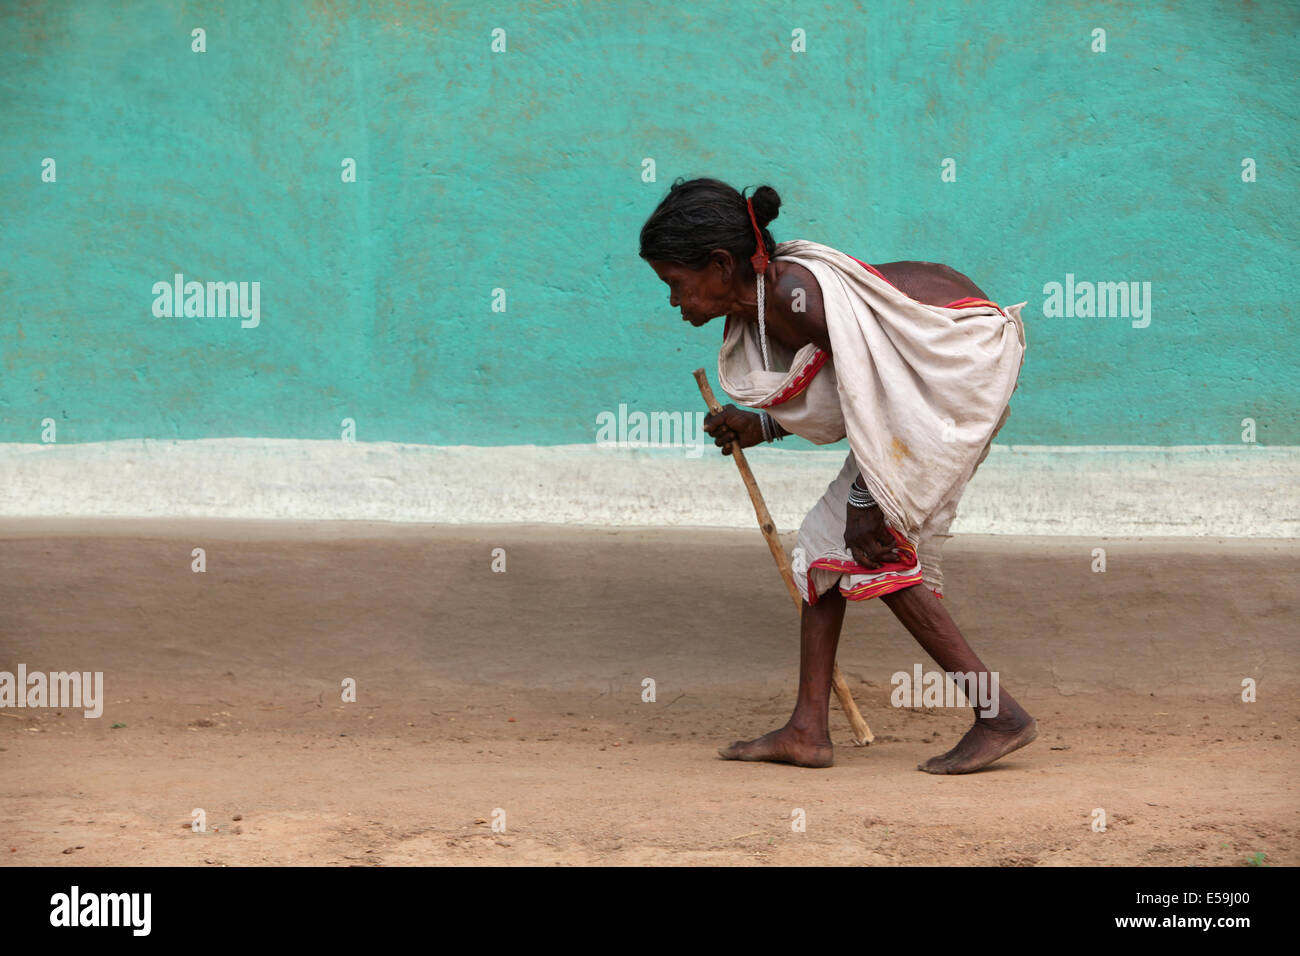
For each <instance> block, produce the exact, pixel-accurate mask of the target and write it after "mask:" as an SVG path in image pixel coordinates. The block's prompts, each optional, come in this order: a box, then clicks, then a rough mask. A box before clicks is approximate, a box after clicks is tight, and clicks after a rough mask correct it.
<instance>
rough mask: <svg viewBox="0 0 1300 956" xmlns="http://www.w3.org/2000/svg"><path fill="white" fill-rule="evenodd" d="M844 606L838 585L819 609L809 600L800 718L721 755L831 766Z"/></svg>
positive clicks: (802, 636) (803, 628)
mask: <svg viewBox="0 0 1300 956" xmlns="http://www.w3.org/2000/svg"><path fill="white" fill-rule="evenodd" d="M844 607H845V600H844V595H842V594H840V589H839V587H838V586H837V585H832V586H831V587H830V588H828V589H827V591H826V593H825V594H823V595H822V596H821V597H819V598H818V599H817V603H816V604H813V605H810V604H809V603H808V602H807V601H804V603H803V617H802V620H801V621H800V625H799V697H798V700H797V701H796V702H795V705H794V713H793V714H791V715H790V719H789V720H788V721H786V724H785V726H784V727H782V728H781V729H780V730H774V731H772V732H771V733H770V734H766V735H764V736H762V737H759V738H757V739H756V740H737V741H736V742H735V743H733V744H732V745H731V746H730V747H724V748H722V749H720V750H719V751H718V753H720V754H721V755H722V756H723V757H726V758H727V759H728V760H771V761H775V762H777V763H793V764H798V765H799V766H801V767H829V766H830V765H831V763H832V762H833V759H834V758H833V749H832V747H831V734H830V727H829V725H828V720H829V714H828V710H829V708H830V696H831V671H832V670H833V669H834V667H835V651H836V648H838V647H839V643H840V628H841V627H842V626H843V625H844Z"/></svg>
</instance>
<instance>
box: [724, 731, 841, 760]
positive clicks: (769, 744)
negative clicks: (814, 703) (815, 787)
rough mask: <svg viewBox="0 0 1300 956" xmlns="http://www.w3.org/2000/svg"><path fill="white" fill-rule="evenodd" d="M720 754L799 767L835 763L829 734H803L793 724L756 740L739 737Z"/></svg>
mask: <svg viewBox="0 0 1300 956" xmlns="http://www.w3.org/2000/svg"><path fill="white" fill-rule="evenodd" d="M718 753H719V754H720V755H722V757H723V758H724V759H726V760H767V761H771V762H772V763H792V764H794V765H795V766H797V767H829V766H830V765H831V764H832V763H834V762H835V758H834V747H832V746H831V741H830V738H829V737H822V738H821V739H817V738H816V737H813V736H808V735H805V734H801V733H800V732H799V731H797V730H795V729H794V728H793V727H791V726H790V725H789V724H786V725H785V726H784V727H782V728H781V729H780V730H774V731H772V732H771V733H770V734H764V735H763V736H762V737H759V738H758V739H756V740H737V741H736V742H735V743H734V744H732V745H731V746H730V747H720V748H719V749H718Z"/></svg>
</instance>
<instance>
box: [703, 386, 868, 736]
mask: <svg viewBox="0 0 1300 956" xmlns="http://www.w3.org/2000/svg"><path fill="white" fill-rule="evenodd" d="M695 381H696V382H697V383H698V384H699V386H700V394H701V395H703V396H704V402H705V404H706V405H708V406H709V411H710V412H713V413H714V414H715V415H716V414H717V413H718V412H720V411H722V406H721V405H719V404H718V399H717V397H716V396H714V394H713V389H712V388H710V387H709V378H708V376H707V375H705V374H704V369H702V368H697V369H696V370H695ZM731 457H732V458H734V459H736V467H737V468H739V469H740V477H741V478H743V479H744V480H745V487H746V488H747V489H748V490H749V500H750V501H751V502H753V505H754V514H755V515H756V516H757V517H758V527H759V529H760V530H761V531H762V532H763V538H764V540H766V541H767V547H768V549H769V550H770V551H771V552H772V557H773V558H775V559H776V566H777V568H778V569H779V570H780V572H781V577H782V578H783V579H784V580H785V586H786V588H788V589H789V591H790V597H792V598H794V606H795V610H797V611H798V612H799V616H800V618H802V617H803V598H802V597H801V596H800V594H799V589H798V588H797V587H795V584H794V572H792V571H791V570H790V560H789V558H787V557H786V556H785V548H783V547H782V546H781V539H780V538H778V537H777V536H776V525H775V524H773V523H772V515H771V514H769V513H768V510H767V505H766V504H765V503H764V502H763V493H762V492H760V491H759V490H758V482H756V481H755V480H754V473H753V472H752V471H750V470H749V462H747V461H745V453H744V452H743V451H741V449H740V443H739V442H732V444H731ZM832 666H833V667H834V670H833V671H832V672H831V685H832V686H833V687H834V688H835V696H836V697H838V698H839V701H840V707H842V708H843V709H844V714H845V716H847V717H848V718H849V723H850V724H852V725H853V742H854V743H855V744H857V745H858V746H859V747H865V746H866V745H867V744H869V743H871V741H873V740H875V739H876V735H875V734H873V733H872V732H871V728H870V727H868V726H867V722H866V721H865V720H863V719H862V713H861V711H859V710H858V705H857V704H856V703H854V701H853V693H852V692H851V691H850V690H849V685H848V684H846V683H845V682H844V677H843V676H842V675H841V674H840V668H839V665H838V664H835V665H832Z"/></svg>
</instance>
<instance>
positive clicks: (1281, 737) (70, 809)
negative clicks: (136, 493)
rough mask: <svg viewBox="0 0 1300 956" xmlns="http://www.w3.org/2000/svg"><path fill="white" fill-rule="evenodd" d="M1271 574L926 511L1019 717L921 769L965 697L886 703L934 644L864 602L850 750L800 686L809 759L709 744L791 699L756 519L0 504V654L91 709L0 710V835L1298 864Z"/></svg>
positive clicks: (1279, 597) (1284, 664)
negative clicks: (403, 515) (749, 759)
mask: <svg viewBox="0 0 1300 956" xmlns="http://www.w3.org/2000/svg"><path fill="white" fill-rule="evenodd" d="M789 543H790V539H789V538H788V537H787V546H788V545H789ZM195 548H203V549H204V551H205V560H206V571H204V572H203V573H195V572H194V571H193V570H192V569H191V562H192V561H193V560H194V558H193V557H192V556H191V555H192V550H193V549H195ZM496 548H501V549H504V557H505V561H506V567H505V571H504V572H499V571H493V569H492V565H493V560H494V559H493V549H496ZM1096 548H1104V549H1105V552H1106V561H1107V567H1106V571H1105V573H1096V572H1094V571H1093V570H1092V563H1093V561H1094V556H1093V550H1094V549H1096ZM1298 570H1300V541H1294V540H1255V541H1251V540H1238V539H1097V540H1094V539H1076V538H1004V537H986V536H970V537H961V536H959V537H957V538H954V539H953V540H952V541H951V542H950V543H949V544H948V546H947V549H946V554H945V574H946V576H947V581H946V584H945V589H944V590H945V600H946V601H947V603H948V606H949V609H950V611H951V613H952V614H953V616H954V618H955V619H956V621H957V623H958V624H959V625H960V626H961V627H962V629H963V631H964V632H965V633H966V636H967V637H968V639H969V640H970V641H971V643H972V644H973V646H974V647H975V649H976V651H977V652H979V653H980V655H981V656H982V657H983V659H984V660H985V662H986V663H987V664H988V665H989V666H990V667H991V668H993V669H995V670H997V671H998V672H999V673H1000V675H1001V679H1002V683H1003V686H1005V687H1006V688H1007V689H1009V690H1010V691H1011V692H1012V693H1013V694H1015V695H1016V696H1017V697H1018V699H1020V700H1021V702H1022V703H1024V704H1025V705H1026V706H1027V707H1028V709H1029V710H1030V712H1031V713H1033V714H1034V715H1035V716H1036V717H1038V719H1039V722H1040V726H1041V729H1042V733H1041V736H1040V737H1039V739H1038V741H1037V742H1035V743H1034V744H1032V745H1031V746H1029V747H1028V748H1026V749H1024V750H1022V751H1020V752H1018V753H1015V754H1013V755H1011V756H1009V757H1007V758H1004V760H1002V761H1001V762H999V763H997V764H995V765H994V766H993V767H992V768H990V769H988V770H986V771H984V772H981V773H977V774H973V775H968V776H962V777H935V776H930V775H927V774H924V773H920V772H918V771H917V770H916V765H917V764H918V763H919V762H920V761H921V760H923V759H924V758H925V757H927V756H929V755H931V754H934V753H939V752H942V751H944V750H946V749H948V748H949V747H950V746H951V745H952V744H953V743H955V742H956V740H957V739H958V738H959V737H960V736H961V734H962V732H963V731H964V730H965V728H966V726H967V725H968V723H969V720H970V712H969V710H966V709H959V708H936V709H923V708H915V709H914V708H895V707H893V706H891V704H890V690H891V686H890V675H891V674H893V673H894V672H895V671H899V670H904V671H908V672H910V671H911V670H912V667H913V665H914V664H917V663H920V664H922V665H924V666H925V668H926V669H931V668H932V667H933V665H932V664H931V663H930V662H929V661H928V659H926V658H925V657H924V656H923V655H922V654H921V652H920V650H919V648H917V646H916V645H915V643H914V642H913V641H912V639H911V638H910V636H909V635H908V634H907V632H906V631H905V630H904V629H903V627H902V626H901V625H900V624H899V623H898V622H897V621H896V620H895V619H894V617H893V615H892V614H891V613H890V612H889V610H888V608H887V607H885V606H884V605H883V604H882V603H881V602H880V601H869V602H866V603H864V604H861V605H853V606H851V607H850V609H849V613H848V617H847V620H846V624H845V632H844V638H843V640H842V642H841V647H840V666H841V669H842V670H843V671H844V673H845V676H846V677H847V678H848V680H849V683H850V685H851V686H852V687H853V690H854V693H855V695H856V697H857V699H858V701H859V704H860V706H861V707H862V710H863V712H864V714H865V716H866V718H867V721H868V722H869V723H870V724H871V726H872V728H873V730H874V731H875V733H876V734H877V738H876V742H875V743H874V744H872V745H871V746H870V747H866V748H858V747H854V746H853V745H852V743H851V742H850V740H849V736H848V732H847V723H846V722H845V720H844V718H843V716H842V714H840V713H839V711H838V709H837V708H836V707H835V705H834V704H832V717H831V721H832V723H831V726H832V734H833V736H834V738H835V741H836V755H835V756H836V763H835V766H834V767H832V768H830V769H827V770H805V769H798V768H793V767H783V766H775V765H766V764H742V763H731V762H727V761H723V760H720V759H719V758H718V757H717V756H716V753H715V750H716V748H717V747H718V746H719V745H722V744H725V743H728V742H730V741H732V740H734V739H737V738H748V737H753V736H757V735H758V734H760V733H764V732H766V731H768V730H771V729H774V728H775V727H777V726H779V725H780V724H781V723H783V722H784V720H785V718H786V717H787V716H788V714H789V711H790V708H791V706H792V705H793V700H794V687H795V679H796V676H797V670H798V660H797V644H798V641H797V630H796V627H797V624H796V617H795V612H794V609H793V607H792V606H791V605H790V602H789V598H788V596H787V594H786V592H785V589H784V587H783V586H782V584H781V582H780V579H779V577H778V576H777V573H776V571H775V569H774V566H773V565H772V562H771V558H770V556H769V555H768V554H767V550H766V548H765V547H764V545H763V542H762V539H761V537H760V536H759V534H758V532H757V531H754V532H740V531H724V530H700V529H683V530H654V531H651V530H626V529H618V530H610V529H581V528H557V527H538V526H473V527H452V528H448V527H425V526H414V525H400V526H389V525H382V524H369V523H316V524H302V525H296V524H289V523H283V522H276V523H251V522H196V521H187V522H159V521H95V522H88V521H72V520H69V521H57V520H12V519H7V520H5V521H4V522H2V523H0V670H7V671H11V672H15V671H16V670H17V666H18V664H19V663H22V664H25V665H26V667H27V670H28V672H29V673H30V672H33V671H55V670H79V671H102V672H103V674H104V697H105V701H106V702H105V706H104V712H103V716H102V717H100V718H98V719H87V718H85V717H83V716H82V714H81V712H80V711H72V710H69V709H66V708H64V709H53V708H51V709H26V708H24V709H11V708H4V709H0V769H2V770H3V772H2V773H0V859H2V860H3V861H4V862H5V863H7V864H9V865H59V864H65V863H67V864H81V865H101V864H127V865H131V864H193V865H197V866H203V865H213V866H216V865H247V864H254V865H257V864H310V865H315V864H321V865H326V864H334V865H351V864H359V865H389V866H392V865H411V864H479V865H482V864H488V865H501V864H541V865H555V864H560V865H569V864H597V865H604V864H615V865H627V864H633V865H636V864H676V865H683V864H685V865H694V864H742V865H746V864H757V865H764V864H796V865H801V864H808V865H824V864H866V865H896V864H902V865H909V864H941V865H969V864H1001V865H1016V866H1030V865H1036V866H1051V865H1074V864H1082V865H1101V866H1112V865H1120V864H1136V865H1151V866H1163V865H1175V864H1177V865H1184V864H1192V865H1213V866H1218V865H1223V866H1242V865H1248V861H1249V860H1252V859H1254V860H1259V859H1261V858H1260V857H1258V856H1257V854H1263V857H1262V859H1263V861H1264V862H1265V863H1266V864H1291V865H1295V864H1296V863H1300V852H1297V847H1296V843H1297V841H1296V836H1297V824H1298V823H1300V820H1298V813H1297V810H1298V807H1297V798H1296V783H1297V760H1296V757H1297V753H1296V730H1297V727H1296V722H1297V719H1300V703H1298V702H1297V696H1296V694H1295V693H1294V681H1295V679H1296V678H1297V676H1300V675H1297V671H1298V670H1300V656H1298V655H1297V653H1296V651H1297V645H1298V644H1300V640H1298V636H1297V627H1296V622H1297V595H1296V588H1295V583H1294V582H1295V580H1296V574H1297V571H1298ZM345 678H352V679H354V680H355V681H356V686H357V699H356V702H354V703H351V702H349V703H345V702H343V701H342V700H341V692H340V687H341V684H342V682H343V681H344V679H345ZM644 678H651V679H653V680H654V681H655V682H656V687H655V691H656V695H655V696H656V699H655V700H654V701H653V702H643V701H642V681H643V679H644ZM1244 678H1253V679H1254V680H1255V681H1257V684H1258V700H1257V701H1256V702H1254V703H1243V702H1242V701H1241V685H1242V680H1243V679H1244ZM195 808H202V809H203V810H204V811H205V813H206V819H207V825H208V829H207V832H204V833H195V832H193V831H192V830H191V828H190V822H191V819H192V817H191V813H192V811H193V810H194V809H195ZM1097 809H1100V810H1102V811H1104V814H1105V822H1106V829H1105V831H1104V832H1096V831H1094V829H1093V825H1092V824H1093V820H1094V811H1096V810H1097ZM497 811H504V822H505V830H504V832H494V831H493V828H492V823H493V820H494V819H499V818H500V817H501V814H500V813H498V812H497ZM798 811H803V814H802V818H803V819H804V821H805V823H806V829H804V830H803V831H802V832H800V831H798V830H796V829H795V828H794V827H792V821H794V820H795V819H796V818H797V817H798V816H799V814H798Z"/></svg>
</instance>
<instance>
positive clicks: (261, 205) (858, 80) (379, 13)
mask: <svg viewBox="0 0 1300 956" xmlns="http://www.w3.org/2000/svg"><path fill="white" fill-rule="evenodd" d="M1043 8H1050V9H1043ZM1298 23H1300V18H1298V14H1297V7H1296V6H1295V5H1291V4H1258V5H1249V6H1239V5H1237V4H1235V3H1213V2H1200V0H1192V2H1187V3H1180V4H1171V5H1162V6H1153V5H1150V4H1145V3H1140V4H1113V5H1107V4H1046V5H1032V4H1024V3H1022V2H1019V0H1011V2H986V3H980V4H970V3H947V4H930V5H925V8H924V10H923V9H922V8H921V7H919V6H918V7H914V6H913V5H911V4H905V3H880V2H872V3H869V4H868V3H863V4H860V5H859V6H858V7H857V8H854V7H851V6H850V5H848V4H831V3H824V4H823V3H809V4H804V3H788V2H779V3H764V2H745V3H743V4H734V5H733V4H716V3H695V2H693V3H689V4H672V5H654V4H614V3H575V4H548V3H526V4H525V3H517V4H511V3H492V4H486V3H473V2H471V3H444V4H437V5H427V6H426V5H422V4H415V3H409V4H396V3H378V2H376V3H373V4H371V3H364V4H362V3H342V2H338V3H328V2H326V3H311V4H307V3H284V4H280V3H274V4H266V3H254V2H242V3H225V4H212V5H205V4H198V5H184V6H177V5H173V4H166V3H137V2H126V3H108V2H102V3H74V2H41V3H29V4H21V3H9V4H6V5H5V6H4V9H3V13H2V14H0V104H2V106H0V221H2V222H3V231H2V232H0V303H2V304H3V309H4V321H3V323H2V324H0V352H2V353H3V358H4V369H3V378H2V380H0V442H15V443H28V442H38V441H40V440H41V436H42V424H41V423H42V421H43V420H44V419H53V420H54V422H55V423H56V428H57V441H58V442H60V443H65V442H74V443H76V442H95V441H103V440H111V439H121V438H160V439H176V438H179V439H197V438H220V437H250V438H322V439H329V438H337V437H338V436H339V434H340V431H341V425H340V422H341V421H342V420H343V419H345V418H351V419H353V420H354V421H355V422H356V438H357V440H358V441H396V442H411V443H428V444H474V445H508V444H541V445H549V444H568V443H572V444H580V443H584V442H590V441H593V440H594V437H595V432H596V416H597V414H598V413H600V412H601V411H603V410H613V409H617V408H618V406H619V404H620V403H626V404H628V405H629V406H630V407H632V408H638V409H669V410H672V409H695V408H696V407H698V403H699V397H698V394H697V393H696V391H695V385H694V382H693V381H692V379H691V376H690V371H691V369H693V368H695V367H696V366H699V365H704V366H706V367H712V363H713V359H714V357H715V354H716V347H717V344H718V341H719V340H720V337H721V331H722V330H721V322H720V321H719V322H717V323H714V324H713V325H710V326H709V327H707V328H705V329H703V330H692V329H689V328H687V327H686V326H684V325H683V324H682V323H681V322H680V320H679V318H678V316H677V315H676V313H675V312H674V311H673V310H671V309H669V308H668V306H667V292H666V289H665V288H664V286H663V285H662V284H661V283H660V282H659V281H658V279H657V278H656V277H655V276H654V274H653V273H652V272H651V271H650V270H649V269H648V268H647V267H646V266H645V265H644V264H643V263H642V262H641V261H640V260H639V259H638V258H637V255H636V252H637V232H638V230H639V228H640V225H641V223H642V222H643V221H644V219H645V217H646V216H647V215H648V214H649V213H650V211H651V210H652V209H653V207H654V205H655V204H656V203H657V202H658V200H659V199H660V198H661V196H662V195H663V193H664V192H665V190H666V188H667V185H668V184H669V183H670V182H671V180H672V179H673V178H674V177H675V176H677V175H686V176H695V175H712V176H717V177H719V178H722V179H725V180H727V181H729V182H732V183H733V184H734V185H736V186H737V187H741V186H745V185H756V184H759V183H769V184H771V185H773V186H775V187H776V188H777V189H778V190H779V191H780V192H781V193H782V195H783V197H784V200H785V203H786V205H785V209H784V211H783V212H782V214H781V217H780V218H779V219H778V220H777V221H776V222H775V223H773V233H774V235H775V236H776V238H777V239H778V241H780V240H784V239H790V238H801V237H802V238H809V239H815V240H817V241H820V242H825V243H827V244H829V245H832V246H835V247H837V248H841V249H843V250H845V251H847V252H850V253H852V254H854V255H857V256H859V257H862V258H866V259H868V260H871V261H887V260H891V259H897V258H922V259H932V260H938V261H943V262H947V263H950V264H952V265H954V266H956V267H957V268H959V269H961V270H963V271H965V272H967V273H969V274H970V275H971V276H972V277H974V278H975V279H976V281H977V282H979V283H980V284H981V285H982V286H984V288H985V289H986V290H988V291H989V292H990V294H991V295H993V296H994V297H995V298H997V299H999V300H1000V301H1003V302H1007V303H1011V302H1017V301H1020V300H1023V299H1027V300H1029V303H1030V304H1029V307H1028V308H1027V309H1026V319H1027V326H1028V328H1027V332H1028V342H1029V351H1028V353H1027V357H1026V364H1025V367H1024V371H1023V374H1022V378H1021V386H1020V389H1019V391H1018V392H1017V393H1016V398H1015V401H1014V403H1013V409H1014V412H1013V415H1012V417H1011V419H1010V421H1009V423H1008V424H1007V426H1006V428H1005V429H1004V431H1003V432H1002V434H1001V435H1000V436H999V440H1000V441H1003V442H1006V443H1008V444H1048V445H1089V444H1106V445H1113V444H1121V445H1185V444H1239V443H1240V442H1241V441H1242V432H1243V425H1242V420H1243V419H1246V418H1250V419H1253V420H1254V421H1255V423H1256V428H1257V436H1256V437H1257V440H1258V442H1259V443H1261V444H1268V445H1293V444H1300V417H1298V416H1297V403H1296V393H1295V389H1294V383H1295V381H1296V380H1297V378H1298V377H1300V376H1298V375H1297V359H1296V349H1295V348H1294V346H1293V344H1292V343H1293V341H1294V338H1295V335H1296V332H1297V329H1296V323H1295V309H1294V301H1295V294H1296V293H1295V290H1296V288H1297V278H1298V277H1300V276H1298V270H1297V246H1296V232H1295V225H1294V215H1293V214H1294V206H1295V195H1296V186H1297V159H1296V156H1297V150H1296V147H1297V136H1296V133H1297V107H1296V103H1297V98H1296V77H1297V75H1300V57H1298V55H1297V49H1300V48H1298V46H1297V44H1296V42H1295V40H1296V31H1297V24H1298ZM196 27H202V28H203V29H204V30H205V31H206V52H203V53H197V52H193V51H192V49H191V46H192V42H193V41H192V39H191V30H192V29H193V28H196ZM496 28H501V29H502V30H504V31H505V45H506V49H505V52H493V50H492V43H493V30H494V29H496ZM1096 28H1102V29H1104V30H1105V31H1106V37H1105V40H1106V51H1105V52H1104V53H1103V52H1094V50H1093V47H1094V45H1095V40H1094V37H1093V30H1094V29H1096ZM796 29H800V30H803V31H804V37H805V38H806V52H803V53H795V52H792V51H791V44H792V37H794V34H793V32H792V31H794V30H796ZM47 157H48V158H52V159H53V160H54V161H55V163H56V167H55V172H56V177H57V178H56V181H54V182H45V181H43V180H42V161H43V160H44V159H45V158H47ZM345 158H351V159H354V160H355V162H356V169H357V175H356V182H354V183H348V182H343V181H342V175H341V171H342V165H341V164H342V163H343V161H344V159H345ZM647 158H651V159H653V160H654V161H655V164H656V170H657V181H656V182H651V183H647V182H643V181H642V169H643V165H642V164H643V160H645V159H647ZM945 159H952V160H954V161H955V173H956V180H955V181H954V182H944V181H943V179H942V176H941V173H942V164H943V161H944V160H945ZM1246 159H1250V160H1253V162H1254V164H1255V168H1256V181H1254V182H1244V181H1243V160H1246ZM178 272H179V273H182V274H183V275H184V276H185V277H186V279H194V280H199V281H203V282H207V281H232V282H253V281H256V282H260V283H261V285H260V324H258V325H257V326H256V327H255V328H243V327H241V322H240V320H239V319H238V318H229V317H227V318H196V317H191V318H184V317H180V318H159V317H155V315H154V314H153V311H152V307H153V303H154V299H155V296H154V294H153V292H152V287H153V285H154V283H155V282H159V281H170V280H171V279H172V277H173V276H174V274H176V273H178ZM1067 274H1070V275H1072V276H1073V277H1074V279H1075V280H1076V281H1080V282H1085V281H1086V282H1138V283H1147V282H1149V283H1150V288H1151V293H1150V305H1151V310H1150V316H1149V319H1150V322H1149V325H1146V326H1145V327H1134V322H1135V321H1138V322H1140V321H1141V320H1140V319H1130V318H1129V317H1127V316H1117V317H1091V318H1080V317H1065V316H1061V317H1045V316H1044V315H1043V306H1044V299H1045V295H1044V291H1043V290H1044V286H1045V285H1046V284H1047V283H1050V282H1053V281H1055V282H1061V283H1064V282H1065V281H1066V276H1067ZM498 288H501V289H504V290H505V304H506V311H504V312H499V311H493V290H494V289H498Z"/></svg>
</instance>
